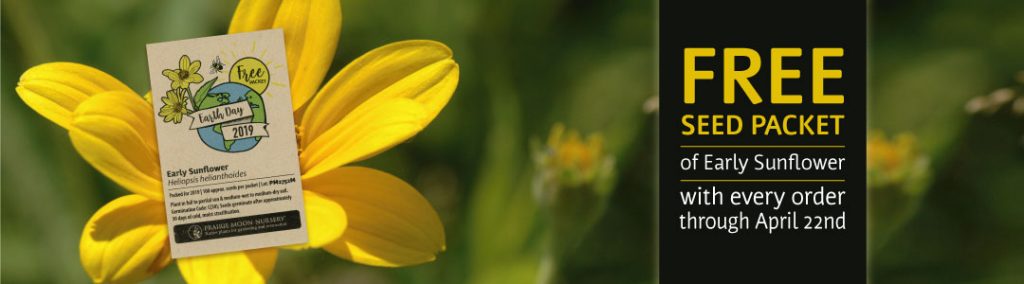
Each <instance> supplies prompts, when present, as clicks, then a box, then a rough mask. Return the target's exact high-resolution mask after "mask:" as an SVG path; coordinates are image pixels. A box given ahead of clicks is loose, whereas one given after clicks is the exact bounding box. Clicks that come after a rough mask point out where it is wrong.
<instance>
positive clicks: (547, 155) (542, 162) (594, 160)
mask: <svg viewBox="0 0 1024 284" xmlns="http://www.w3.org/2000/svg"><path fill="white" fill-rule="evenodd" d="M603 143H604V138H603V137H602V136H601V134H599V133H593V134H590V135H589V136H587V138H586V140H583V138H581V137H580V133H579V132H578V131H575V130H570V131H569V132H568V133H566V130H565V125H562V124H560V123H559V124H555V125H554V126H552V127H551V132H550V134H548V140H547V143H546V144H545V145H544V147H543V149H539V150H540V151H535V153H534V160H535V162H536V164H537V165H538V167H539V168H540V169H542V170H548V171H551V172H552V174H554V175H557V176H554V177H555V178H558V182H559V183H561V184H562V185H565V186H576V185H580V184H584V183H588V182H592V181H593V180H594V178H595V176H596V175H597V174H598V173H599V171H600V170H601V166H603V165H604V163H605V162H607V161H606V159H605V156H604V155H605V153H604V149H603Z"/></svg>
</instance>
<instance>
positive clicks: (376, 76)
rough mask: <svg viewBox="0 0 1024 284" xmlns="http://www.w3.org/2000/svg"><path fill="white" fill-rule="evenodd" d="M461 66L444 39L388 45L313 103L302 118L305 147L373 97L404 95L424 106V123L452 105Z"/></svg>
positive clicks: (351, 68)
mask: <svg viewBox="0 0 1024 284" xmlns="http://www.w3.org/2000/svg"><path fill="white" fill-rule="evenodd" d="M458 80H459V66H458V64H456V63H455V61H454V60H452V51H451V49H449V48H448V47H447V46H445V45H444V44H442V43H439V42H435V41H428V40H410V41H401V42H396V43H392V44H388V45H385V46H382V47H379V48H377V49H374V50H372V51H370V52H367V53H366V54H364V55H362V56H360V57H359V58H357V59H356V60H354V61H352V63H351V64H349V65H348V66H345V68H344V69H342V70H341V71H340V72H338V74H337V75H335V76H334V78H331V80H330V81H328V82H327V85H325V86H324V88H323V89H321V90H320V92H319V93H317V95H316V96H315V97H314V98H313V101H311V102H310V104H309V106H308V108H307V109H306V111H305V113H304V114H303V116H302V123H301V125H302V131H303V132H302V133H303V134H302V141H301V142H300V143H302V144H301V145H300V146H302V147H305V146H307V145H309V144H311V143H312V142H313V141H315V140H316V139H317V138H318V137H319V136H321V135H323V133H324V132H326V131H327V130H328V129H330V128H332V127H334V126H335V124H337V123H338V122H340V121H342V120H343V119H344V118H345V116H346V115H348V114H349V113H351V112H352V111H354V110H355V109H356V108H357V107H358V106H359V105H360V104H363V103H364V102H367V101H368V100H370V99H371V98H375V99H389V98H396V97H403V98H408V99H412V100H415V101H416V102H418V103H420V104H422V105H423V108H424V109H425V111H426V113H427V116H426V117H425V118H424V119H425V121H424V123H423V124H424V125H426V124H428V123H429V122H430V121H431V120H433V119H434V117H435V116H437V114H438V113H440V112H441V109H442V108H444V106H445V105H446V104H447V103H448V100H449V99H450V98H451V96H452V93H453V92H454V91H455V86H456V85H457V84H458Z"/></svg>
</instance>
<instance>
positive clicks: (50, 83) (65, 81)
mask: <svg viewBox="0 0 1024 284" xmlns="http://www.w3.org/2000/svg"><path fill="white" fill-rule="evenodd" d="M15 90H16V91H17V93H18V96H19V97H21V100H22V101H24V102H25V104H27V105H28V106H29V107H30V108H32V109H33V110H35V111H36V112H38V113H39V114H40V115H42V116H43V117H45V118H46V119H49V120H50V121H53V123H56V124H57V125H60V127H64V128H67V127H68V125H69V124H71V114H72V113H73V112H74V111H75V108H76V107H78V104H80V103H82V101H85V100H86V99H88V98H89V97H90V96H92V95H94V94H97V93H101V92H106V91H122V92H128V93H133V92H132V90H131V89H129V88H128V86H126V85H125V84H124V83H121V81H118V80H117V79H115V78H114V77H113V76H110V75H108V74H107V73H104V72H103V71H100V70H98V69H96V68H92V67H89V66H86V65H82V64H78V63H70V62H53V63H45V64H41V65H37V66H35V67H32V68H29V69H28V70H27V71H25V73H24V74H22V75H21V79H20V80H19V81H18V87H17V88H16V89H15ZM133 94H134V93H133Z"/></svg>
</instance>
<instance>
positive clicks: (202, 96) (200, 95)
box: [192, 77, 217, 110]
mask: <svg viewBox="0 0 1024 284" xmlns="http://www.w3.org/2000/svg"><path fill="white" fill-rule="evenodd" d="M216 82H217V77H213V80H210V81H206V83H203V86H201V87H199V90H198V91H196V95H195V96H193V97H192V100H193V102H192V103H193V104H192V106H193V107H194V108H195V109H196V110H199V106H200V105H202V104H203V101H205V100H206V93H208V92H210V88H212V87H213V83H216Z"/></svg>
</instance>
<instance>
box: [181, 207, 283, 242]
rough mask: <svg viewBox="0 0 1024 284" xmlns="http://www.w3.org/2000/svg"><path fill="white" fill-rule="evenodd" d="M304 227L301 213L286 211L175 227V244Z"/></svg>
mask: <svg viewBox="0 0 1024 284" xmlns="http://www.w3.org/2000/svg"><path fill="white" fill-rule="evenodd" d="M301 227H302V220H301V218H299V211H296V210H293V211H285V212H277V213H269V214H261V215H253V216H245V217H239V218H231V219H223V220H213V221H206V222H198V223H191V224H181V225H177V226H174V242H175V243H179V244H180V243H187V242H194V241H202V240H212V239H219V238H228V237H235V236H243V235H251V234H259V233H267V232H276V231H283V230H291V229H297V228H301Z"/></svg>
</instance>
